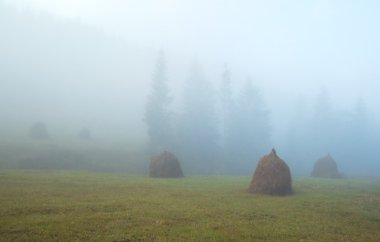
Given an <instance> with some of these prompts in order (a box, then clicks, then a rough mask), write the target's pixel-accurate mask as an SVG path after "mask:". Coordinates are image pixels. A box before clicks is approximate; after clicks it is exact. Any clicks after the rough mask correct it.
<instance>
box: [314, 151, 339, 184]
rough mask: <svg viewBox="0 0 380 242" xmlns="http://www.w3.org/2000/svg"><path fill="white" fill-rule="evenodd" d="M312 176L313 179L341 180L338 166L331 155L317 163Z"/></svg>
mask: <svg viewBox="0 0 380 242" xmlns="http://www.w3.org/2000/svg"><path fill="white" fill-rule="evenodd" d="M311 175H312V176H313V177H322V178H341V175H340V174H339V172H338V166H337V164H336V162H335V160H334V159H333V158H332V157H331V156H330V154H328V155H326V156H325V157H322V158H320V159H319V160H317V161H316V162H315V164H314V169H313V171H312V173H311Z"/></svg>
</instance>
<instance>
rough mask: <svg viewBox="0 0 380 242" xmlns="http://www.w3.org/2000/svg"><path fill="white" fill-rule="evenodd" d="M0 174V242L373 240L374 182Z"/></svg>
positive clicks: (378, 192)
mask: <svg viewBox="0 0 380 242" xmlns="http://www.w3.org/2000/svg"><path fill="white" fill-rule="evenodd" d="M250 179H251V178H250V177H232V176H208V177H205V176H192V177H186V178H183V179H154V178H148V177H145V176H135V175H126V174H115V173H95V172H94V173H90V172H73V171H7V170H3V171H0V241H366V242H367V241H380V180H375V179H341V180H333V179H316V178H295V179H294V183H293V185H294V192H295V194H294V195H293V196H287V197H271V196H260V195H254V194H250V193H247V192H246V188H247V187H248V185H249V182H250Z"/></svg>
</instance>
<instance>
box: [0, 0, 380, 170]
mask: <svg viewBox="0 0 380 242" xmlns="http://www.w3.org/2000/svg"><path fill="white" fill-rule="evenodd" d="M379 10H380V3H379V2H378V1H375V0H373V1H370V0H369V1H365V2H359V1H353V0H349V1H343V0H335V1H327V0H311V1H307V2H300V1H295V0H290V1H280V0H268V1H243V0H242V1H216V0H211V1H200V0H195V1H171V0H164V1H149V0H144V1H133V0H131V1H120V0H112V1H105V0H104V1H102V0H94V1H89V0H82V1H79V0H77V1H74V0H70V1H51V0H50V1H48V0H12V1H11V0H0V110H1V112H0V117H1V118H0V135H1V140H0V144H1V150H0V160H1V161H2V163H1V165H0V167H6V168H8V167H11V168H14V167H20V168H69V169H70V168H81V169H92V168H93V167H92V166H91V164H92V162H93V163H94V164H95V163H96V168H94V169H100V170H116V171H121V170H123V169H124V170H125V171H131V172H146V167H147V164H148V163H149V157H150V156H151V155H152V154H155V153H157V152H159V151H161V150H164V149H167V150H170V151H172V152H173V153H175V154H176V155H177V156H178V157H179V158H180V160H181V161H182V163H183V166H184V172H185V174H186V173H187V174H205V173H206V174H208V173H212V174H234V175H241V174H243V175H246V174H251V173H252V171H253V169H254V167H255V165H256V161H257V159H259V158H260V157H261V156H262V155H264V154H266V153H268V152H269V151H270V149H271V148H272V147H275V148H276V150H277V153H278V154H279V155H280V156H281V157H282V158H283V159H284V160H286V161H287V163H288V164H289V166H290V168H291V171H292V172H293V173H294V174H296V175H309V174H310V172H311V169H312V166H313V163H314V161H315V160H316V159H318V158H319V157H322V156H324V155H326V154H327V153H330V154H331V155H332V156H333V157H334V158H335V159H336V161H337V163H338V166H339V169H340V171H341V172H342V173H343V174H344V175H347V176H379V175H380V161H379V158H378V157H380V151H379V142H380V138H379V137H380V136H379V135H380V124H379V118H380V115H379V112H380V102H379V101H380V100H379V98H378V92H379V90H380V71H379V68H378V67H379V66H380V46H379V44H378V43H380V31H379V29H378V23H379V22H380V17H379V16H378V12H379ZM36 127H37V128H36ZM36 129H37V131H36ZM41 130H42V131H41ZM34 132H36V133H34ZM44 132H46V134H43V133H44ZM52 150H53V151H52ZM35 154H37V155H35ZM41 157H43V158H41ZM41 159H44V160H45V161H44V162H40V160H41ZM53 160H55V161H53ZM83 160H85V162H83ZM49 161H51V162H52V163H53V165H52V163H49ZM57 162H58V163H59V165H57ZM65 162H66V163H65ZM76 162H77V163H76ZM78 164H79V165H78Z"/></svg>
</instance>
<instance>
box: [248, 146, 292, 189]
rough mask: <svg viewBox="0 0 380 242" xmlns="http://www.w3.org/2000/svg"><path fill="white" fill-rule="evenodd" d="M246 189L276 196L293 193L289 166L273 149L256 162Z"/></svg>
mask: <svg viewBox="0 0 380 242" xmlns="http://www.w3.org/2000/svg"><path fill="white" fill-rule="evenodd" d="M248 191H249V192H253V193H259V194H268V195H278V196H285V195H289V194H292V193H293V190H292V177H291V175H290V170H289V167H288V165H287V164H286V163H285V161H283V160H282V159H281V158H280V157H278V156H277V154H276V151H275V150H274V149H272V152H271V153H270V154H269V155H265V156H264V157H262V158H261V159H260V161H259V162H258V164H257V167H256V170H255V173H254V174H253V178H252V181H251V184H250V186H249V188H248Z"/></svg>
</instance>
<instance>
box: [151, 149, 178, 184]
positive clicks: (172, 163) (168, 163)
mask: <svg viewBox="0 0 380 242" xmlns="http://www.w3.org/2000/svg"><path fill="white" fill-rule="evenodd" d="M149 176H150V177H160V178H178V177H183V173H182V169H181V165H180V163H179V161H178V159H177V157H176V156H175V155H173V154H172V153H170V152H168V151H164V152H162V153H161V154H159V155H156V156H153V157H152V159H151V162H150V165H149Z"/></svg>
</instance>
